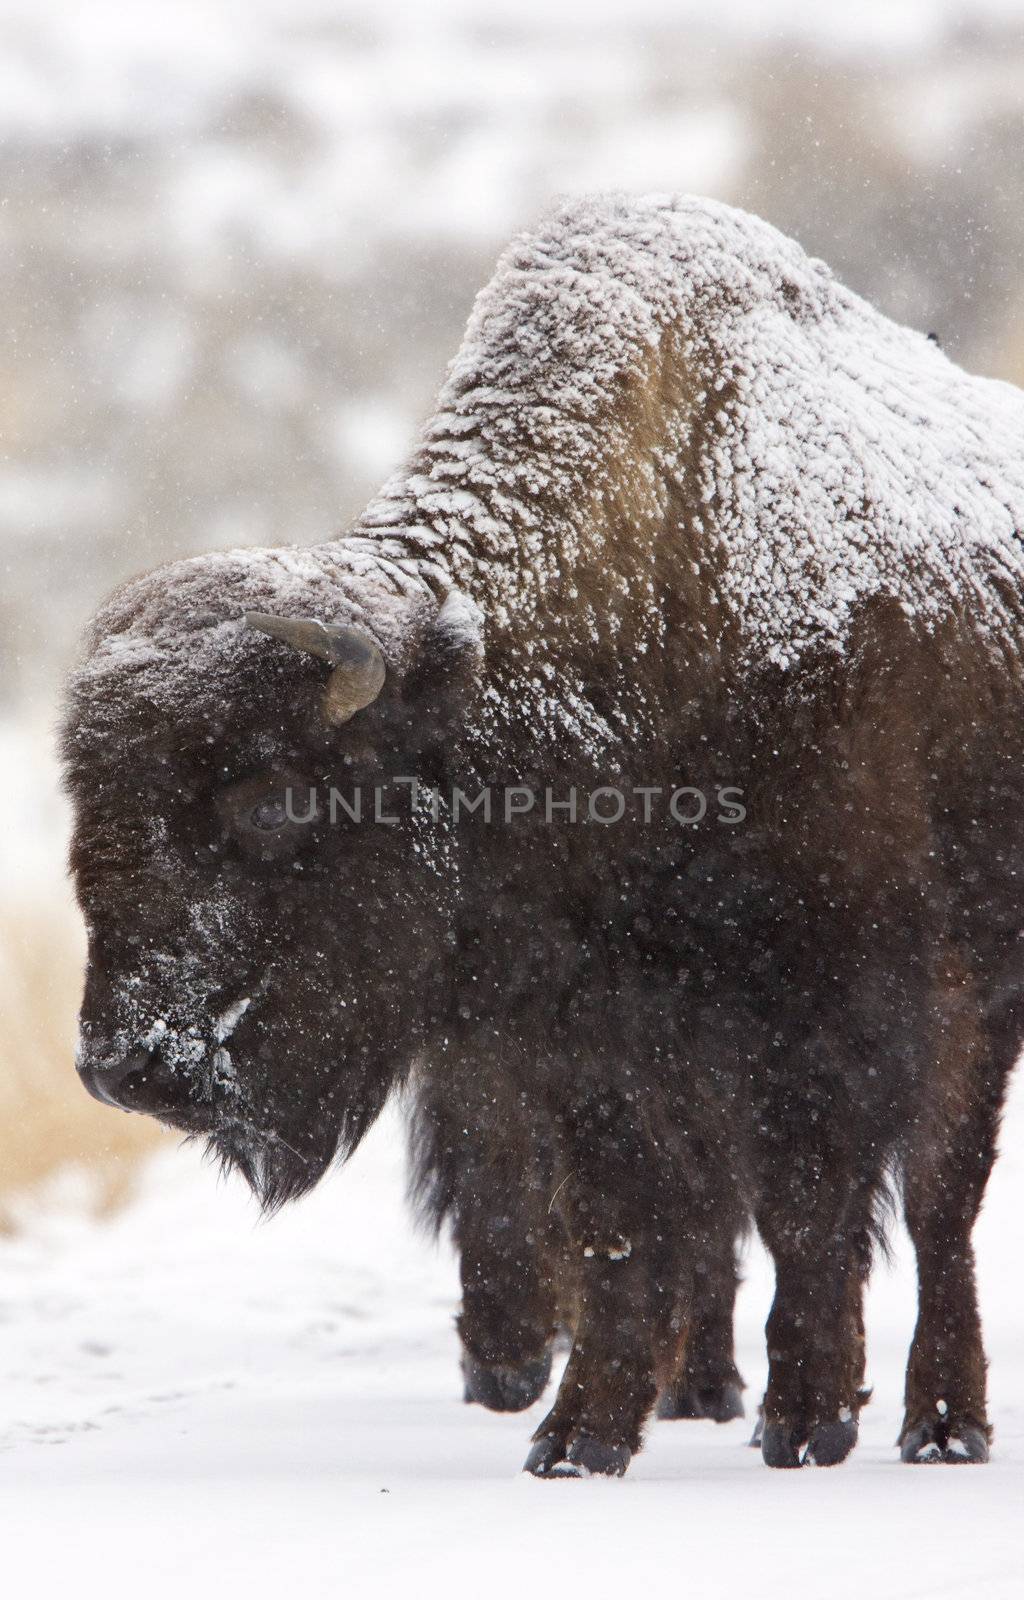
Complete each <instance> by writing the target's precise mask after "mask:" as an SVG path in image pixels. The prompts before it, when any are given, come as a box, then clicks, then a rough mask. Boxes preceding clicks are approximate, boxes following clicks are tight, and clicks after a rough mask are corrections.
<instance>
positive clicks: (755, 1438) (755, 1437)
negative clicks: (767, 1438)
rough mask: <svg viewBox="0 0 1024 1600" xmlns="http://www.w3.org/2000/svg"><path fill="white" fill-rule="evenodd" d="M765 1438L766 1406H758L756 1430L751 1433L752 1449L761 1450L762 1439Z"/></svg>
mask: <svg viewBox="0 0 1024 1600" xmlns="http://www.w3.org/2000/svg"><path fill="white" fill-rule="evenodd" d="M763 1438H764V1406H758V1408H757V1421H756V1422H755V1423H754V1431H753V1433H752V1434H751V1435H750V1441H749V1443H750V1448H751V1450H760V1448H761V1441H762V1440H763Z"/></svg>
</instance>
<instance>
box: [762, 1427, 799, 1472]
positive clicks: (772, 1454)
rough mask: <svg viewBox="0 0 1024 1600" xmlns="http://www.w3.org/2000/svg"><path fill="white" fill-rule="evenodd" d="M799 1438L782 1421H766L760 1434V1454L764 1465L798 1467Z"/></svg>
mask: <svg viewBox="0 0 1024 1600" xmlns="http://www.w3.org/2000/svg"><path fill="white" fill-rule="evenodd" d="M800 1442H801V1441H800V1439H799V1438H798V1437H797V1436H796V1434H795V1433H794V1432H793V1429H792V1428H789V1427H787V1426H786V1424H785V1423H784V1422H766V1423H765V1425H764V1430H763V1432H762V1434H761V1455H762V1456H763V1457H764V1464H765V1466H766V1467H799V1466H802V1465H803V1461H802V1459H801V1456H800Z"/></svg>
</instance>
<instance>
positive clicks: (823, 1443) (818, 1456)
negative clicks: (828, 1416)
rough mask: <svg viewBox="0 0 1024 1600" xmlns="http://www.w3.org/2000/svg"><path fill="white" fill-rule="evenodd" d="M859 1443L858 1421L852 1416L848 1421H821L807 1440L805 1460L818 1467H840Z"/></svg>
mask: <svg viewBox="0 0 1024 1600" xmlns="http://www.w3.org/2000/svg"><path fill="white" fill-rule="evenodd" d="M856 1443H857V1422H856V1419H855V1418H853V1417H851V1418H849V1419H848V1420H847V1421H846V1422H839V1421H836V1422H819V1423H818V1425H817V1427H816V1428H814V1429H813V1430H812V1432H811V1437H810V1439H809V1440H808V1441H807V1453H806V1455H805V1457H804V1460H805V1461H813V1462H814V1465H815V1466H816V1467H838V1465H839V1463H840V1462H841V1461H845V1460H846V1458H847V1456H848V1455H849V1454H850V1451H851V1450H852V1449H853V1447H854V1445H855V1444H856Z"/></svg>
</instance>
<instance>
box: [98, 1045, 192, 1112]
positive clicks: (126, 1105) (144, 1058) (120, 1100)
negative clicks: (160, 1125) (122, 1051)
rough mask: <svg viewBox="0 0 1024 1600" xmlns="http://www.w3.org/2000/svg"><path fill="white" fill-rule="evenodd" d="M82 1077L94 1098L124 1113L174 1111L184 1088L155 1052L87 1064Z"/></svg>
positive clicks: (137, 1051) (134, 1053) (146, 1051)
mask: <svg viewBox="0 0 1024 1600" xmlns="http://www.w3.org/2000/svg"><path fill="white" fill-rule="evenodd" d="M78 1075H79V1077H80V1078H81V1080H82V1082H83V1083H84V1084H85V1087H86V1088H87V1089H88V1091H89V1093H90V1094H91V1095H94V1096H95V1097H96V1099H97V1100H102V1101H103V1102H104V1104H105V1105H108V1106H116V1107H117V1108H118V1109H119V1110H120V1111H143V1112H149V1113H151V1114H152V1113H159V1112H161V1111H171V1110H173V1109H174V1108H175V1105H176V1103H177V1101H178V1100H180V1098H181V1085H180V1084H178V1083H177V1082H176V1081H175V1077H174V1075H173V1074H172V1072H171V1071H170V1068H169V1067H168V1066H167V1064H166V1063H165V1062H162V1061H161V1059H160V1056H159V1055H158V1053H157V1052H156V1051H154V1050H136V1051H134V1052H133V1053H132V1054H131V1055H128V1056H123V1057H121V1058H120V1059H118V1058H117V1057H115V1058H113V1059H111V1058H109V1057H108V1058H106V1059H104V1060H101V1061H96V1060H92V1061H88V1062H84V1061H83V1062H82V1063H81V1064H80V1066H79V1068H78Z"/></svg>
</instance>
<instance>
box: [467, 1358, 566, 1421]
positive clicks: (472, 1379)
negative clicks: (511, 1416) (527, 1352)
mask: <svg viewBox="0 0 1024 1600" xmlns="http://www.w3.org/2000/svg"><path fill="white" fill-rule="evenodd" d="M462 1376H463V1378H464V1380H465V1385H466V1387H465V1394H464V1398H465V1400H466V1403H467V1404H470V1403H472V1402H474V1401H475V1402H476V1404H477V1405H481V1406H486V1407H487V1409H488V1411H525V1410H526V1408H527V1406H532V1405H533V1403H534V1401H535V1400H539V1399H540V1397H541V1395H542V1394H543V1393H544V1390H545V1388H546V1387H547V1381H548V1378H549V1377H550V1376H551V1352H550V1351H547V1350H546V1351H545V1352H544V1354H543V1355H542V1356H540V1357H539V1358H538V1359H537V1360H536V1361H524V1362H522V1363H521V1364H520V1365H519V1366H497V1367H485V1366H484V1364H483V1362H482V1361H478V1360H477V1359H476V1357H475V1356H472V1355H470V1353H469V1351H468V1350H464V1351H463V1353H462Z"/></svg>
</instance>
